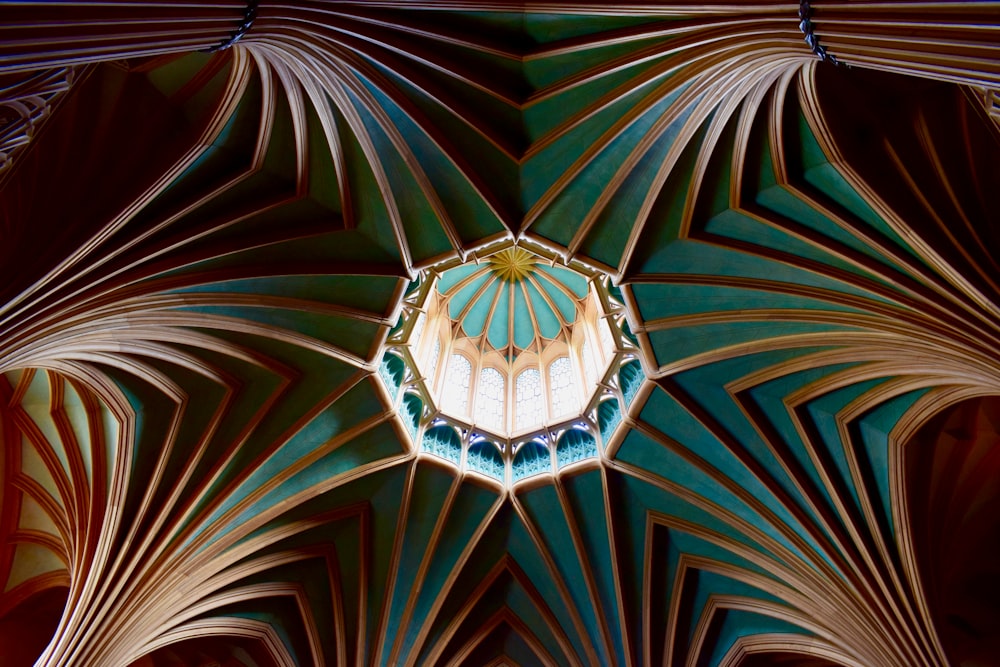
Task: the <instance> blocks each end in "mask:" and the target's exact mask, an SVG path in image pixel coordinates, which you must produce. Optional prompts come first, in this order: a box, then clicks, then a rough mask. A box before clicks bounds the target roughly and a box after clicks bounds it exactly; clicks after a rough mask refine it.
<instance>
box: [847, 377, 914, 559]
mask: <svg viewBox="0 0 1000 667" xmlns="http://www.w3.org/2000/svg"><path fill="white" fill-rule="evenodd" d="M929 391H930V389H919V390H916V391H911V392H909V393H907V394H904V395H902V396H898V397H896V398H893V399H892V400H890V401H887V402H886V403H884V404H883V405H880V406H879V407H877V408H875V409H874V410H872V411H871V412H870V413H869V414H867V415H865V416H864V417H863V418H862V419H861V422H860V424H859V425H858V431H857V433H858V435H859V436H860V440H861V445H862V446H861V447H855V452H856V453H857V455H858V457H859V459H861V463H862V466H863V468H864V469H865V470H867V471H870V473H871V475H872V478H873V481H874V488H873V489H872V491H871V492H870V493H871V497H872V502H873V504H876V507H877V508H878V509H879V510H880V512H879V513H880V516H883V517H885V518H886V524H885V526H884V530H885V533H886V534H884V535H883V539H886V543H887V544H892V543H893V542H894V541H895V539H896V535H897V528H896V526H895V522H894V521H893V511H892V492H891V490H890V489H891V485H890V479H891V478H890V475H889V462H890V459H891V454H890V452H891V450H890V442H889V434H890V433H891V432H892V429H893V428H894V427H895V426H896V424H898V423H899V421H900V419H901V418H902V417H903V415H904V414H905V413H906V411H907V410H909V409H910V408H911V407H913V404H914V403H916V402H917V401H918V400H919V399H921V398H923V397H924V395H925V394H927V393H928V392H929ZM852 444H857V443H852ZM896 446H899V445H898V444H897V445H896Z"/></svg>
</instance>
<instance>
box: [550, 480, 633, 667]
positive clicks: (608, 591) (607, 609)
mask: <svg viewBox="0 0 1000 667" xmlns="http://www.w3.org/2000/svg"><path fill="white" fill-rule="evenodd" d="M563 487H564V489H565V491H566V498H567V501H568V503H569V505H570V507H571V509H572V514H571V516H570V517H569V518H570V519H571V520H572V521H573V522H574V523H575V525H576V527H577V530H578V531H579V534H580V541H581V542H582V545H583V552H584V554H585V557H586V558H587V566H588V570H589V571H590V573H591V576H592V577H593V578H594V581H595V583H596V586H597V592H598V597H599V603H600V608H601V609H602V610H603V612H604V614H603V615H604V623H605V624H606V625H607V626H608V628H609V634H610V635H611V643H612V645H613V647H614V650H615V655H614V662H617V663H618V664H627V662H628V660H627V659H626V656H625V651H626V647H625V645H624V644H623V638H624V637H625V636H626V634H627V633H626V632H625V628H623V627H621V624H620V623H619V618H620V614H619V612H620V611H621V610H619V608H618V590H617V589H618V583H617V581H616V579H615V572H614V569H615V563H614V560H613V558H612V554H611V546H612V545H611V541H612V539H613V535H612V534H611V532H610V529H609V528H610V527H609V526H608V522H607V519H606V516H605V513H604V512H603V511H601V510H603V504H604V503H603V500H604V497H605V487H604V484H603V475H602V474H601V472H600V471H599V470H588V471H586V472H583V473H581V474H576V475H570V476H568V477H564V478H563Z"/></svg>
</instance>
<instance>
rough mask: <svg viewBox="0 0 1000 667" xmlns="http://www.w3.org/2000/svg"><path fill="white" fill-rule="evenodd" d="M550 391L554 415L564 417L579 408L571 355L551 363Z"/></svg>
mask: <svg viewBox="0 0 1000 667" xmlns="http://www.w3.org/2000/svg"><path fill="white" fill-rule="evenodd" d="M549 391H550V392H551V393H552V416H553V417H562V416H563V415H566V414H569V413H570V412H573V411H574V410H577V409H579V407H580V405H579V403H578V401H577V398H576V389H575V387H574V386H573V367H572V366H571V365H570V363H569V357H559V358H558V359H556V360H555V361H553V362H552V363H551V364H550V365H549Z"/></svg>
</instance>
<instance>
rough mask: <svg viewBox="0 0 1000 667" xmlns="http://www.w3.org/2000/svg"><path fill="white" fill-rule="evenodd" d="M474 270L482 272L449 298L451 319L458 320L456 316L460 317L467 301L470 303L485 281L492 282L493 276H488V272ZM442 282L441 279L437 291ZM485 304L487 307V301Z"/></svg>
mask: <svg viewBox="0 0 1000 667" xmlns="http://www.w3.org/2000/svg"><path fill="white" fill-rule="evenodd" d="M461 268H464V267H461ZM475 268H476V269H478V270H479V271H482V275H477V276H476V277H475V279H474V280H473V281H472V282H470V283H469V284H467V285H466V286H465V287H463V288H461V289H460V290H459V291H458V292H457V293H456V294H455V296H454V297H452V298H451V301H450V302H449V303H448V316H449V317H451V318H452V319H458V316H459V315H461V313H462V311H463V310H464V309H465V307H466V306H467V305H468V304H469V301H471V300H472V298H473V297H474V296H475V295H476V292H477V291H479V288H480V287H482V286H483V284H484V283H485V282H486V281H488V280H493V276H492V275H490V273H489V271H486V270H485V269H484V268H483V267H481V266H479V267H475ZM448 273H449V274H450V273H451V272H450V271H449V272H448ZM469 273H474V271H470V272H469ZM446 275H447V274H446ZM449 278H450V276H449ZM443 282H444V279H442V280H441V281H440V282H439V283H438V288H439V289H440V288H441V284H442V283H443ZM486 303H487V306H488V305H489V300H487V302H486Z"/></svg>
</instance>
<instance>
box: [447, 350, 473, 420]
mask: <svg viewBox="0 0 1000 667" xmlns="http://www.w3.org/2000/svg"><path fill="white" fill-rule="evenodd" d="M471 377H472V364H471V363H469V360H468V359H466V358H465V357H463V356H462V355H460V354H453V355H451V359H450V360H449V361H448V374H447V377H445V381H444V387H442V389H441V405H442V407H444V408H445V409H446V410H450V411H451V412H453V413H456V414H460V415H467V414H469V380H470V379H471Z"/></svg>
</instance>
